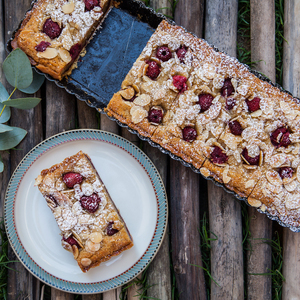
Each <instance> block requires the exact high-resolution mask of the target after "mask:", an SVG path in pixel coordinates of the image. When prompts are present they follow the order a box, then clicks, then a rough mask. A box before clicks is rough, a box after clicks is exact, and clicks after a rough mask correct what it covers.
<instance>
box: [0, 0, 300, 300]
mask: <svg viewBox="0 0 300 300" xmlns="http://www.w3.org/2000/svg"><path fill="white" fill-rule="evenodd" d="M30 2H31V0H24V1H17V0H9V1H8V0H2V1H1V2H0V15H1V20H0V29H1V30H0V62H2V61H3V60H4V58H5V56H6V53H5V50H4V48H5V43H6V41H7V40H8V39H9V38H10V37H11V33H12V31H13V30H14V29H15V28H16V27H17V25H18V24H19V22H20V19H21V18H22V17H23V16H24V12H25V11H26V10H27V9H28V8H29V7H30ZM170 2H171V1H170V0H152V1H150V5H151V6H152V7H154V8H155V9H161V10H160V11H161V12H163V13H165V14H167V15H171V14H172V11H171V9H170V7H171V4H170ZM250 2H251V50H252V53H251V55H252V56H251V60H252V61H255V62H258V63H257V64H256V65H255V66H254V68H256V69H257V70H259V71H261V72H262V73H263V74H265V75H267V76H268V77H269V78H270V79H271V80H273V81H275V37H274V32H275V13H274V6H275V0H251V1H250ZM237 12H238V0H206V1H204V0H178V2H177V6H176V9H175V14H174V19H175V22H176V23H177V24H179V25H182V26H184V27H185V28H186V29H187V30H189V31H191V32H194V33H196V34H197V35H198V36H199V37H204V38H205V39H206V40H207V41H208V42H210V43H212V44H214V45H215V46H217V47H218V48H219V49H220V50H223V51H225V52H227V53H228V54H229V55H231V56H236V43H237ZM284 19H285V23H284V25H285V26H284V28H285V31H284V36H285V39H286V41H287V42H286V43H285V44H284V74H283V78H284V83H283V85H284V88H286V89H287V90H289V91H290V92H292V93H293V94H294V95H295V96H300V93H299V81H300V72H299V70H300V51H299V49H300V2H299V0H298V1H297V0H285V18H284ZM0 81H1V82H2V83H3V84H5V79H4V77H3V74H2V73H1V71H0ZM16 96H23V95H22V93H19V94H18V95H16ZM36 96H39V97H42V99H43V101H42V102H41V103H40V104H39V105H38V106H37V107H36V108H34V109H32V110H29V111H21V110H16V109H13V110H12V116H11V120H10V124H11V125H13V126H18V127H22V128H24V129H26V130H27V131H28V134H27V137H26V138H25V140H24V141H23V142H22V143H21V144H20V145H19V146H18V150H14V151H10V152H9V153H8V152H3V153H1V156H2V159H3V160H4V163H5V167H6V168H5V171H4V172H3V173H1V174H0V200H1V206H0V207H1V208H2V207H3V201H4V197H5V190H6V186H7V184H8V181H9V178H10V176H11V174H12V172H13V171H14V169H15V168H16V166H17V165H18V163H19V162H20V161H21V159H22V158H23V157H24V155H26V153H27V152H28V151H29V150H30V149H31V148H33V147H34V146H35V145H36V144H38V143H39V142H41V141H42V140H44V139H45V138H48V137H50V136H52V135H54V134H56V133H59V132H62V131H65V130H69V129H74V128H100V129H102V130H106V131H110V132H114V133H116V134H120V135H122V136H123V137H125V138H127V139H128V140H130V141H132V142H133V143H136V144H140V140H139V139H138V137H137V136H136V135H132V134H130V133H129V132H128V131H127V130H126V129H124V128H120V127H119V126H118V125H117V124H116V123H114V122H112V121H110V120H108V119H107V117H106V116H105V115H99V114H98V112H97V111H96V110H95V109H92V108H90V107H88V106H87V105H86V104H85V103H84V102H81V101H79V100H77V99H76V98H75V97H74V96H72V95H69V94H68V93H66V92H65V91H64V90H62V89H60V88H58V87H57V86H56V85H55V84H54V83H52V82H49V81H46V82H45V84H44V85H43V87H42V89H41V90H40V91H39V92H38V93H37V95H36ZM143 150H144V151H145V153H146V154H147V155H148V156H149V157H150V159H151V160H152V161H153V162H154V164H155V165H156V167H157V168H158V170H159V172H160V174H161V177H162V179H163V181H164V184H165V186H166V189H167V193H168V198H169V208H170V218H169V226H168V231H167V234H166V237H165V239H164V241H163V244H162V247H161V248H160V250H159V252H158V254H157V256H156V257H155V259H154V260H153V262H152V263H151V264H150V266H149V268H148V269H147V274H146V275H147V281H146V284H147V286H150V287H149V288H148V290H147V297H149V299H163V300H165V299H166V300H168V299H174V295H173V292H174V284H175V283H174V278H175V282H176V288H177V291H178V297H179V299H192V300H193V299H208V295H209V298H210V299H244V295H247V296H246V298H247V299H264V300H268V299H272V286H271V276H260V275H253V274H262V273H269V271H270V269H271V264H272V256H271V247H270V246H269V245H268V244H266V243H264V242H262V239H271V238H272V232H273V231H272V230H273V229H272V227H274V226H276V224H274V223H273V222H272V221H270V220H269V219H267V218H266V217H265V216H264V215H261V214H259V213H257V212H256V210H255V209H252V208H248V216H249V220H250V232H251V239H250V242H251V245H249V247H248V249H251V250H249V251H247V252H246V254H245V253H244V252H243V247H242V227H243V224H242V214H241V203H240V202H239V201H238V200H236V199H235V198H234V197H233V196H232V195H230V194H227V193H225V192H224V191H223V190H222V189H221V188H219V187H216V186H215V185H213V184H212V183H211V182H207V181H206V180H204V179H203V178H202V177H201V176H200V175H198V174H195V173H193V172H192V171H191V170H190V169H189V168H186V167H184V166H183V165H181V164H180V163H179V162H177V161H174V160H171V159H169V157H168V156H166V155H164V154H162V153H161V152H160V151H158V150H157V149H156V148H153V147H151V146H150V145H149V144H148V143H143ZM204 213H206V215H208V217H209V230H210V232H212V233H213V234H212V235H211V238H212V239H214V238H215V236H217V239H216V240H213V241H212V242H211V275H212V277H213V278H214V280H215V282H216V283H217V284H216V283H215V282H212V285H211V289H210V290H209V291H208V289H207V286H206V285H205V280H204V271H203V269H202V267H203V265H202V257H201V250H200V245H201V240H200V234H199V230H200V227H201V224H200V220H201V219H202V217H203V214H204ZM281 233H282V237H283V247H284V263H283V275H284V277H285V279H286V280H285V281H284V283H283V291H282V299H284V300H290V299H300V284H299V282H300V261H299V260H300V235H299V234H296V233H292V232H291V231H289V230H286V229H284V230H281ZM250 246H251V247H250ZM9 258H10V259H11V260H15V259H16V257H15V255H14V253H13V251H12V249H9ZM170 261H171V262H172V265H170ZM10 267H11V268H12V269H13V270H9V277H8V278H9V279H8V296H7V299H9V300H15V299H34V300H35V299H42V298H43V295H44V290H45V287H44V286H43V283H41V282H40V281H39V280H37V279H36V278H35V277H34V276H32V275H31V274H30V273H29V272H28V271H27V270H26V269H25V268H24V267H23V266H22V264H21V263H19V262H16V263H12V264H11V266H10ZM138 289H139V286H136V285H131V286H130V287H128V289H127V299H128V300H132V299H137V297H135V296H136V295H137V294H138ZM46 290H47V291H48V293H51V299H53V300H54V299H55V300H65V299H70V300H71V299H74V297H75V295H73V294H69V293H64V292H61V291H59V290H56V289H54V288H51V290H50V289H49V288H48V289H46ZM121 291H122V289H121V287H120V288H118V289H116V290H113V291H109V292H106V293H102V294H96V295H85V296H82V299H83V300H117V299H119V296H120V294H121Z"/></svg>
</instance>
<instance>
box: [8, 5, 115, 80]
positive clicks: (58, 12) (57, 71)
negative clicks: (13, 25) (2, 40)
mask: <svg viewBox="0 0 300 300" xmlns="http://www.w3.org/2000/svg"><path fill="white" fill-rule="evenodd" d="M67 3H69V2H68V1H65V0H61V1H56V3H55V2H54V1H53V0H39V1H37V2H36V3H35V4H34V6H33V8H32V9H31V10H30V11H29V12H28V13H27V14H26V17H25V19H24V20H23V22H22V24H21V27H20V29H19V30H18V31H17V33H16V34H15V37H14V40H13V41H12V43H11V45H12V47H13V48H20V49H21V50H23V51H24V52H25V53H26V54H27V56H28V57H29V59H30V61H31V63H32V64H33V65H35V66H36V68H38V69H39V70H41V71H42V72H44V73H47V74H49V75H51V76H52V77H53V78H55V79H58V80H61V79H62V78H63V77H64V76H65V75H67V74H68V71H69V70H70V67H71V66H72V65H73V64H74V62H75V60H74V59H75V58H74V59H72V58H71V56H70V55H68V54H66V55H67V57H62V56H61V55H60V49H63V50H64V51H69V50H70V48H71V46H73V45H75V44H79V45H80V46H81V51H82V50H83V49H84V47H85V45H86V44H87V42H88V40H89V38H90V37H91V35H92V34H93V32H94V31H95V29H96V28H97V26H98V25H99V23H100V22H101V20H102V19H103V17H104V15H105V13H106V12H107V10H108V7H109V4H110V0H101V4H100V5H101V8H102V9H101V10H100V7H99V9H97V8H96V9H93V10H92V11H91V12H88V13H90V15H91V16H93V18H91V17H90V15H89V21H88V22H86V23H88V24H89V25H85V23H84V22H83V21H82V20H81V19H80V15H81V16H83V14H85V12H84V9H83V7H81V10H82V11H81V10H80V7H79V6H80V2H79V1H76V0H75V1H74V2H72V3H75V8H74V9H73V11H72V12H71V13H69V14H68V13H63V9H62V8H63V5H64V4H67ZM82 3H83V2H82ZM55 5H56V6H57V7H55ZM94 10H95V11H94ZM66 17H68V19H67V21H65V20H63V18H66ZM48 18H51V19H53V18H54V19H55V20H54V22H56V23H57V24H59V25H60V27H61V28H62V32H61V34H60V36H59V37H57V38H54V39H51V38H50V37H49V36H48V35H46V34H45V33H43V32H42V29H43V24H44V22H45V21H46V20H47V19H48ZM76 22H77V23H76ZM42 41H45V42H48V43H50V46H48V47H49V48H52V49H54V50H57V55H56V56H55V57H53V55H55V54H53V55H52V56H50V57H49V58H48V57H47V58H46V57H42V56H41V55H43V52H38V51H37V50H36V49H35V47H36V46H37V45H38V44H39V43H40V42H42ZM54 50H53V51H54ZM77 58H78V56H77Z"/></svg>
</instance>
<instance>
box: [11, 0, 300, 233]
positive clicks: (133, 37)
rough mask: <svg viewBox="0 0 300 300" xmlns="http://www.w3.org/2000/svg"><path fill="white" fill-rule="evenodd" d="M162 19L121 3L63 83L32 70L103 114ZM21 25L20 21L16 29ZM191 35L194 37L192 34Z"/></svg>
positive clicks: (127, 0)
mask: <svg viewBox="0 0 300 300" xmlns="http://www.w3.org/2000/svg"><path fill="white" fill-rule="evenodd" d="M34 3H35V1H34V2H33V3H32V6H33V4H34ZM162 20H167V21H168V22H169V23H171V24H173V25H174V24H175V23H174V22H173V21H171V20H169V19H167V18H166V17H165V16H164V15H162V14H160V13H156V12H155V11H154V10H153V9H152V8H149V7H146V6H145V4H144V3H142V2H140V1H136V0H123V1H121V2H120V3H118V5H117V6H115V7H112V9H111V10H110V12H109V13H108V14H107V16H106V17H105V19H104V21H103V22H102V24H101V26H100V27H99V28H98V29H97V31H96V33H95V34H94V36H93V38H92V39H91V40H90V42H89V44H88V45H87V46H86V54H85V55H84V56H83V57H81V58H80V59H79V60H78V62H77V68H75V69H74V70H73V71H72V73H71V75H70V76H68V77H67V78H64V79H63V80H62V81H58V80H55V79H53V78H52V77H51V76H50V75H48V74H44V73H42V72H40V71H39V70H38V69H36V68H35V70H36V71H37V72H38V73H39V74H43V75H44V76H45V77H46V78H47V79H48V80H50V81H54V82H55V83H56V85H57V86H59V87H61V88H64V89H65V90H66V91H67V92H68V93H70V94H73V95H75V96H76V97H77V98H78V99H79V100H82V101H85V102H86V103H87V104H88V105H89V106H91V107H94V108H96V109H97V110H98V111H99V112H101V113H104V111H103V108H105V107H106V106H107V105H108V103H109V101H110V99H111V98H112V96H113V94H114V93H115V92H117V91H118V90H119V89H120V87H121V83H122V81H123V79H124V78H125V76H126V74H127V73H128V72H129V70H130V69H131V67H132V65H133V63H134V62H135V61H136V59H137V58H138V56H139V55H140V53H141V52H142V51H143V49H144V47H145V46H146V44H147V42H148V40H149V38H150V37H151V35H152V34H153V32H154V31H155V30H156V28H157V26H158V25H159V23H160V22H161V21H162ZM21 23H22V21H21V22H20V25H19V28H20V26H21ZM17 30H18V29H16V30H15V32H14V33H13V35H12V38H11V39H10V40H9V41H8V43H7V50H8V51H9V52H11V51H12V47H11V45H10V43H11V41H12V40H13V38H14V35H15V33H16V32H17ZM191 34H193V33H191ZM193 35H194V36H196V35H195V34H193ZM211 46H212V47H213V48H214V49H215V51H219V50H218V49H217V48H216V47H214V46H213V45H211ZM245 66H246V65H245ZM246 67H247V68H248V70H249V71H250V72H251V73H253V74H254V75H255V76H256V77H258V78H259V79H261V80H264V81H267V82H268V83H270V84H272V85H273V86H276V87H277V88H279V89H280V90H281V91H283V92H285V93H289V92H287V91H285V90H284V89H283V88H282V87H281V86H279V85H278V84H274V83H273V82H272V81H270V80H269V79H268V78H267V77H264V76H263V75H261V74H260V73H259V72H257V71H254V70H251V69H250V68H249V67H248V66H246ZM289 94H290V93H289ZM294 99H295V101H297V103H299V102H300V100H299V99H297V98H295V97H294ZM109 118H110V119H111V120H114V121H116V122H117V123H118V124H119V125H120V126H122V127H126V128H127V129H128V130H129V131H130V132H131V133H134V134H136V135H138V137H139V138H140V139H141V140H144V141H147V142H148V143H149V144H150V145H151V146H153V147H156V148H158V149H159V150H160V151H161V152H163V153H165V154H168V155H169V156H170V157H171V158H172V159H174V160H178V161H180V162H181V163H182V164H183V165H184V166H186V167H190V168H191V169H192V170H193V171H194V172H196V173H198V174H201V173H200V170H199V169H196V168H195V167H194V166H193V165H192V164H190V163H187V162H186V161H184V160H183V159H181V158H180V157H178V156H176V155H174V154H173V153H171V152H170V151H168V150H166V149H164V148H163V147H161V146H160V145H158V144H156V143H154V142H153V141H152V140H151V139H150V138H147V137H144V136H141V135H140V134H139V133H138V132H137V131H135V130H133V129H131V128H129V127H128V126H127V125H126V124H123V123H121V122H120V121H118V120H116V119H115V118H112V117H109ZM205 179H208V180H212V181H213V182H214V183H215V184H216V185H217V186H220V187H222V188H223V189H224V190H225V191H227V192H228V193H231V194H233V195H234V196H235V197H236V198H237V199H239V200H242V201H244V202H246V204H247V205H249V204H248V202H247V199H246V198H242V197H240V196H239V195H237V194H236V193H234V192H233V191H231V190H229V189H228V188H226V187H225V186H224V185H223V184H221V183H219V182H217V181H215V180H214V179H213V178H206V177H205ZM257 210H258V211H259V212H261V213H264V214H266V215H267V216H268V217H269V218H270V219H272V220H275V221H277V222H278V223H279V224H280V225H281V226H283V227H289V228H290V229H291V230H292V231H294V232H300V228H297V227H293V226H291V225H288V224H285V223H283V222H282V221H281V220H279V218H277V217H274V216H272V215H270V214H269V213H268V212H263V211H261V210H260V209H257Z"/></svg>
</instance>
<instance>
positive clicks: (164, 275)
mask: <svg viewBox="0 0 300 300" xmlns="http://www.w3.org/2000/svg"><path fill="white" fill-rule="evenodd" d="M143 150H144V152H145V153H146V154H147V155H148V156H149V158H150V159H151V160H152V162H153V163H154V165H155V166H156V168H157V170H158V172H159V174H160V176H161V179H162V181H163V183H164V185H165V186H167V171H168V157H167V155H165V154H163V153H162V152H161V151H159V150H158V149H157V148H153V147H152V146H150V145H149V144H148V143H144V147H143ZM170 273H171V272H170V250H169V228H168V227H167V229H166V235H165V238H164V240H163V241H162V244H161V247H160V249H159V251H158V252H157V254H156V256H155V257H154V259H153V261H152V262H151V264H150V265H149V267H148V269H147V285H148V286H150V288H149V289H148V291H147V296H148V297H150V299H151V297H152V299H153V298H154V299H155V298H157V299H164V300H169V299H171V274H170Z"/></svg>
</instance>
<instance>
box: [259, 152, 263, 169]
mask: <svg viewBox="0 0 300 300" xmlns="http://www.w3.org/2000/svg"><path fill="white" fill-rule="evenodd" d="M263 160H264V153H263V152H262V151H261V150H260V152H259V161H258V165H259V166H260V167H261V166H262V164H263Z"/></svg>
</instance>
